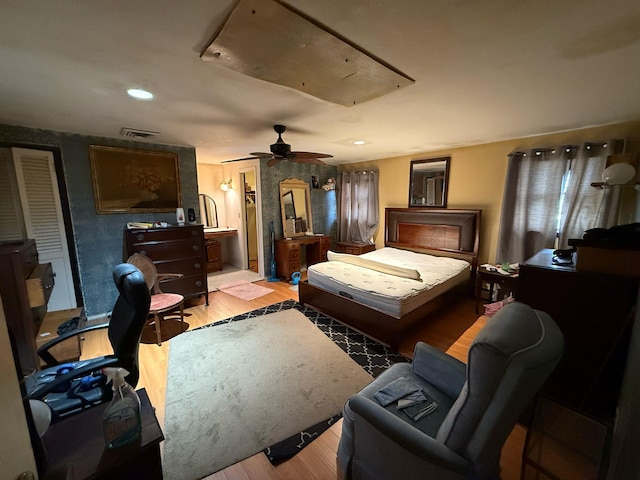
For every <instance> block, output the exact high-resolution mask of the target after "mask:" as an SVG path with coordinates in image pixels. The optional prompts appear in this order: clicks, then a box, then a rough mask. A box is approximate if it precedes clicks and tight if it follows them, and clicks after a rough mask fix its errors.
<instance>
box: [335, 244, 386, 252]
mask: <svg viewBox="0 0 640 480" xmlns="http://www.w3.org/2000/svg"><path fill="white" fill-rule="evenodd" d="M336 245H337V246H336V251H337V252H338V253H350V254H351V255H362V254H363V253H367V252H373V251H374V250H375V249H376V246H375V245H369V244H368V243H354V242H338V243H337V244H336Z"/></svg>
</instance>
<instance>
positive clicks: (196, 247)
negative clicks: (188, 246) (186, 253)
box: [192, 245, 200, 252]
mask: <svg viewBox="0 0 640 480" xmlns="http://www.w3.org/2000/svg"><path fill="white" fill-rule="evenodd" d="M192 248H193V251H194V252H197V251H198V250H200V245H194V246H193V247H192Z"/></svg>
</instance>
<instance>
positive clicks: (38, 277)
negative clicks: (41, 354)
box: [0, 240, 54, 374]
mask: <svg viewBox="0 0 640 480" xmlns="http://www.w3.org/2000/svg"><path fill="white" fill-rule="evenodd" d="M53 287H54V275H53V272H52V270H51V264H50V263H44V264H40V263H38V251H37V249H36V242H35V241H34V240H24V241H17V242H7V243H0V292H1V293H2V303H3V307H4V314H5V316H6V319H7V326H8V327H9V331H10V332H11V334H12V336H13V338H14V340H15V344H16V349H17V354H18V359H19V361H20V368H21V369H22V372H23V373H24V374H28V373H31V372H33V371H35V370H38V368H39V366H40V362H39V360H38V356H37V354H36V350H37V349H36V336H37V335H38V330H39V329H40V325H41V324H42V321H43V319H44V316H45V314H46V313H47V302H48V301H49V297H50V296H51V291H52V289H53Z"/></svg>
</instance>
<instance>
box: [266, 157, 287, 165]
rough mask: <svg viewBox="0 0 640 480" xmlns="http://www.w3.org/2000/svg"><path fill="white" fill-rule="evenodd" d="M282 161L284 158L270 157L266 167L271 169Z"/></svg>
mask: <svg viewBox="0 0 640 480" xmlns="http://www.w3.org/2000/svg"><path fill="white" fill-rule="evenodd" d="M282 160H284V158H276V157H272V158H271V160H269V161H268V162H267V166H269V167H273V166H274V165H277V164H279V163H280V162H281V161H282Z"/></svg>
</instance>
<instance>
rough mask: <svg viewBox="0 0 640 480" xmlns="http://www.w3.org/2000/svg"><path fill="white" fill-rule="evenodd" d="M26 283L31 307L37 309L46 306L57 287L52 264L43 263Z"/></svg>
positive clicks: (34, 270) (37, 266)
mask: <svg viewBox="0 0 640 480" xmlns="http://www.w3.org/2000/svg"><path fill="white" fill-rule="evenodd" d="M26 283H27V295H28V296H29V306H30V307H31V308H36V307H41V306H43V305H46V304H47V302H48V301H49V297H50V296H51V291H52V290H53V286H54V285H55V281H54V276H53V271H52V270H51V264H50V263H41V264H38V265H36V267H35V268H34V269H33V271H32V272H31V275H29V277H28V278H27V280H26Z"/></svg>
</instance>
